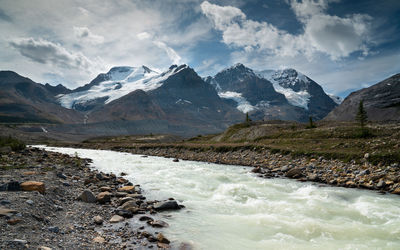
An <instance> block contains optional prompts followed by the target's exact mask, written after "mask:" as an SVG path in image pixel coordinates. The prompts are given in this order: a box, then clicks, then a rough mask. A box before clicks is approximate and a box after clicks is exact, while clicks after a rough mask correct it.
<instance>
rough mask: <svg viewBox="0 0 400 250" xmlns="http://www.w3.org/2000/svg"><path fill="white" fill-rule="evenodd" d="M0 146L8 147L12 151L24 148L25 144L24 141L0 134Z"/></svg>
mask: <svg viewBox="0 0 400 250" xmlns="http://www.w3.org/2000/svg"><path fill="white" fill-rule="evenodd" d="M0 147H10V148H11V150H13V151H20V150H23V149H25V147H26V145H25V143H24V142H22V141H20V140H18V139H15V138H12V137H11V136H8V137H4V136H0Z"/></svg>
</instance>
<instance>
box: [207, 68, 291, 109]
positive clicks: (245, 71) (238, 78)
mask: <svg viewBox="0 0 400 250" xmlns="http://www.w3.org/2000/svg"><path fill="white" fill-rule="evenodd" d="M214 80H215V81H216V82H217V83H218V84H219V86H220V88H221V91H234V92H238V93H242V96H243V97H245V98H246V99H247V100H248V101H249V102H250V104H252V105H256V104H257V103H259V102H260V101H268V102H269V103H270V104H271V105H283V104H287V100H286V98H285V96H284V95H282V94H280V93H278V92H276V91H275V89H274V87H273V86H272V83H271V82H269V81H268V80H266V79H263V78H260V77H258V76H257V75H256V74H255V73H254V72H253V70H251V69H249V68H246V67H245V66H244V65H243V64H237V65H236V66H235V67H232V68H229V69H226V70H223V71H221V72H220V73H218V74H216V75H215V77H214Z"/></svg>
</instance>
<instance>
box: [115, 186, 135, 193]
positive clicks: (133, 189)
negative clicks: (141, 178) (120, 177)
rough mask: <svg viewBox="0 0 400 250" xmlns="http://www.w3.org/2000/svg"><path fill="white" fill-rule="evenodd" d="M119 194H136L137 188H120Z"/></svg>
mask: <svg viewBox="0 0 400 250" xmlns="http://www.w3.org/2000/svg"><path fill="white" fill-rule="evenodd" d="M118 192H127V193H134V192H135V186H123V187H120V188H118Z"/></svg>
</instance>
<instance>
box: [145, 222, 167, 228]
mask: <svg viewBox="0 0 400 250" xmlns="http://www.w3.org/2000/svg"><path fill="white" fill-rule="evenodd" d="M147 224H149V225H151V226H152V227H157V228H161V227H168V226H169V225H168V223H167V222H165V221H162V220H153V221H147Z"/></svg>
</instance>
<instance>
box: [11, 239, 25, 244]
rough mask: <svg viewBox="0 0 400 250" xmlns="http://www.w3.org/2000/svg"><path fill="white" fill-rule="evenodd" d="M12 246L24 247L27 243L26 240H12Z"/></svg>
mask: <svg viewBox="0 0 400 250" xmlns="http://www.w3.org/2000/svg"><path fill="white" fill-rule="evenodd" d="M10 242H11V243H12V244H15V245H18V246H25V245H26V244H27V243H28V241H26V240H20V239H13V240H11V241H10Z"/></svg>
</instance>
